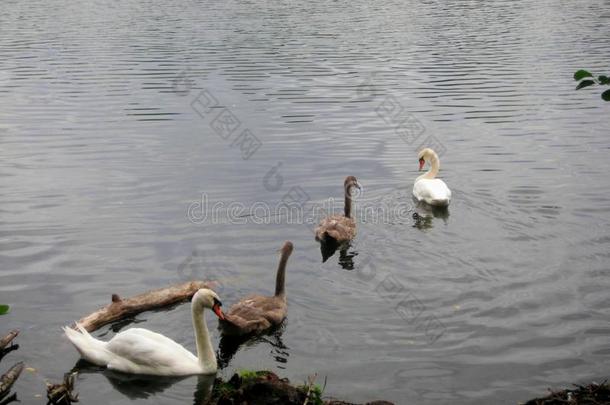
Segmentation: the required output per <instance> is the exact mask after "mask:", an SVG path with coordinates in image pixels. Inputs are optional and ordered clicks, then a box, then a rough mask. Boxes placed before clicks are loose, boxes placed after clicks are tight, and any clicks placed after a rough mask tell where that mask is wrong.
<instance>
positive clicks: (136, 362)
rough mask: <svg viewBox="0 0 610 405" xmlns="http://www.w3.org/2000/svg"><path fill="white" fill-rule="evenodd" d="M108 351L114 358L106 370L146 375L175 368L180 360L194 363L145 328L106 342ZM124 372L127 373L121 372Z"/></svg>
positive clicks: (183, 351)
mask: <svg viewBox="0 0 610 405" xmlns="http://www.w3.org/2000/svg"><path fill="white" fill-rule="evenodd" d="M108 350H110V351H111V352H112V353H113V354H115V355H116V356H117V359H115V361H114V363H115V364H114V365H113V364H112V363H111V364H109V367H110V368H115V369H120V370H122V371H128V370H132V369H134V368H135V369H134V370H133V371H134V372H146V371H147V369H151V370H159V369H162V368H165V367H168V368H175V367H176V365H179V364H180V363H181V361H183V360H184V359H188V360H192V361H195V362H197V357H196V356H195V355H193V354H192V353H191V352H189V351H188V350H186V349H185V348H184V347H183V346H181V345H179V344H178V343H176V342H174V341H173V340H171V339H169V338H167V337H165V336H163V335H161V334H159V333H155V332H151V331H149V330H146V329H140V328H133V329H128V330H126V331H125V332H121V333H119V334H118V335H116V336H115V337H114V338H113V339H112V340H111V341H110V342H108ZM125 369H127V370H125Z"/></svg>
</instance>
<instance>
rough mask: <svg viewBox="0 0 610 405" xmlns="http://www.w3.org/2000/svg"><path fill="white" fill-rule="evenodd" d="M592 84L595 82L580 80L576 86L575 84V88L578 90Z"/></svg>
mask: <svg viewBox="0 0 610 405" xmlns="http://www.w3.org/2000/svg"><path fill="white" fill-rule="evenodd" d="M594 84H595V82H594V81H593V80H583V81H582V82H580V83H578V86H576V90H580V89H582V88H585V87H589V86H592V85H594Z"/></svg>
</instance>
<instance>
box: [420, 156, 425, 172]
mask: <svg viewBox="0 0 610 405" xmlns="http://www.w3.org/2000/svg"><path fill="white" fill-rule="evenodd" d="M425 164H426V161H425V160H424V159H423V158H421V159H419V170H421V169H423V168H424V165H425Z"/></svg>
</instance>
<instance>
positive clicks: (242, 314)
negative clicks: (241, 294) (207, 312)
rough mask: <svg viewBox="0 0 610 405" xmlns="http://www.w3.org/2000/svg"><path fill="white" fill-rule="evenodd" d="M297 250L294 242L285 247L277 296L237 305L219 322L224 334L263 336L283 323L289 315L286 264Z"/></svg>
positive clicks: (278, 277) (276, 284)
mask: <svg viewBox="0 0 610 405" xmlns="http://www.w3.org/2000/svg"><path fill="white" fill-rule="evenodd" d="M293 249H294V247H293V245H292V242H285V243H284V246H282V249H281V258H280V263H279V265H278V268H277V275H276V280H275V295H273V296H271V297H265V296H262V295H250V296H248V297H246V298H244V299H242V300H241V301H239V302H237V303H235V304H233V305H232V306H231V308H229V311H228V312H226V313H225V314H224V318H225V319H224V321H220V323H219V325H220V327H221V329H222V333H223V334H224V335H229V336H242V335H248V334H251V333H260V332H263V331H265V330H266V329H269V328H271V327H272V326H277V325H279V324H281V323H282V321H283V320H284V318H286V314H287V313H288V305H287V303H286V288H285V280H286V262H288V257H290V254H291V253H292V250H293Z"/></svg>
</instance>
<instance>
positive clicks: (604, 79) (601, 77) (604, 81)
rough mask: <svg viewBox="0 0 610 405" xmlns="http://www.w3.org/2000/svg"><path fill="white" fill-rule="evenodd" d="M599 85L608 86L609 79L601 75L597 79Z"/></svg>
mask: <svg viewBox="0 0 610 405" xmlns="http://www.w3.org/2000/svg"><path fill="white" fill-rule="evenodd" d="M597 80H598V81H599V84H610V77H608V76H604V75H601V76H599V77H598V78H597Z"/></svg>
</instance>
